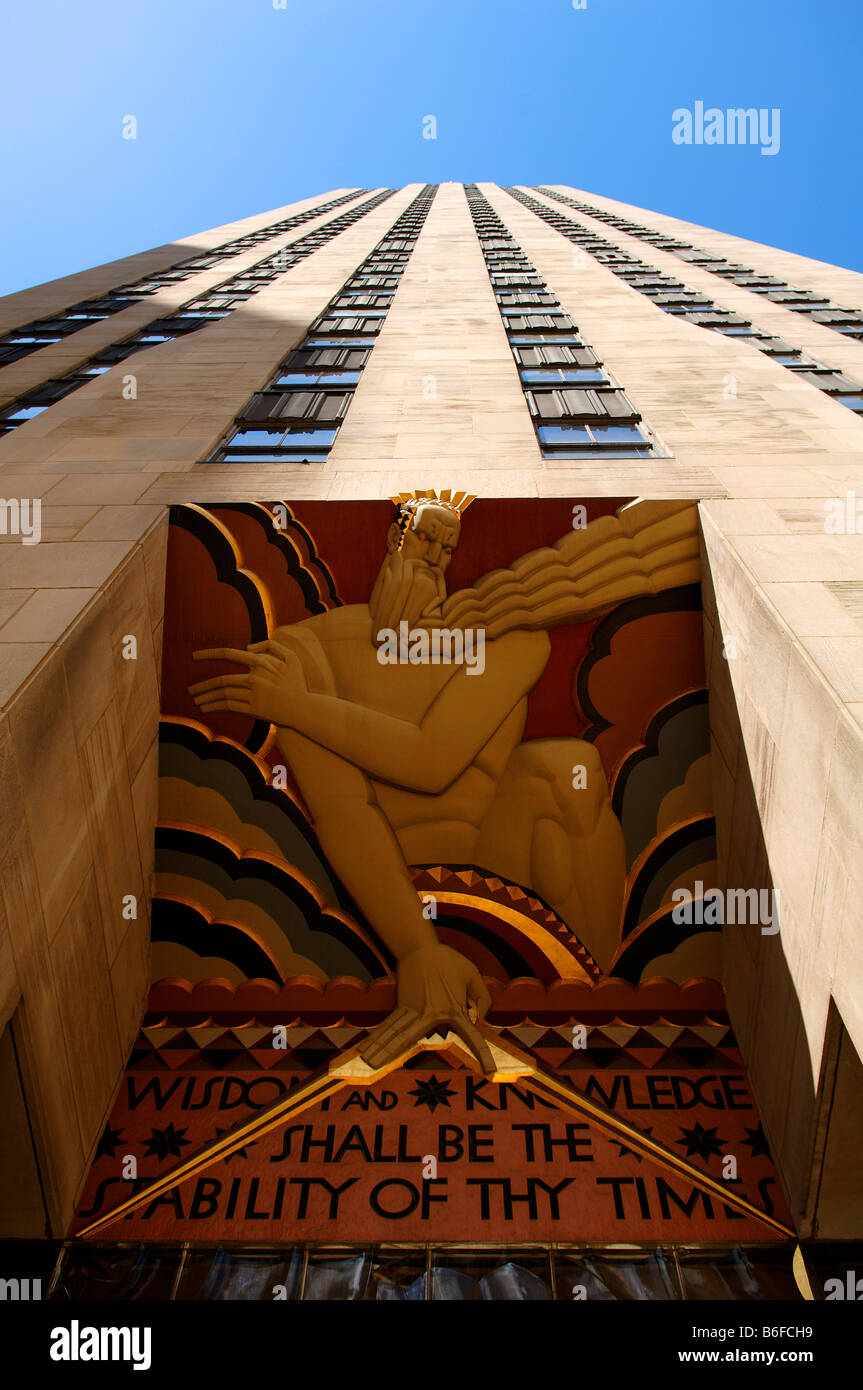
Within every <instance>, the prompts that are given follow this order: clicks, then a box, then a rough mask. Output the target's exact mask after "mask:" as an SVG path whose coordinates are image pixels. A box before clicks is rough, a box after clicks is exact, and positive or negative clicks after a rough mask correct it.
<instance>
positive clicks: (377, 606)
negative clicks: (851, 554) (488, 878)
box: [190, 493, 700, 1072]
mask: <svg viewBox="0 0 863 1390" xmlns="http://www.w3.org/2000/svg"><path fill="white" fill-rule="evenodd" d="M396 500H397V507H398V509H397V512H396V516H395V518H394V520H393V523H392V525H391V526H390V529H389V532H388V535H387V554H386V557H385V558H384V561H383V564H382V565H381V569H380V572H379V573H378V577H377V580H376V581H375V585H374V588H373V591H372V595H371V598H370V600H369V602H368V604H351V605H347V606H344V607H341V608H334V609H331V610H330V611H328V612H326V613H322V614H318V615H316V616H314V617H310V618H306V619H304V620H303V621H302V622H299V623H295V624H293V625H291V626H290V627H281V628H277V629H276V631H275V632H274V633H273V635H272V637H270V638H269V639H268V640H267V641H266V642H261V643H256V644H253V645H252V646H250V647H249V648H248V649H247V650H245V651H240V650H235V649H217V650H207V651H202V652H196V653H195V655H196V657H197V658H198V659H201V660H204V659H207V660H213V659H221V660H225V661H228V662H232V663H236V664H237V665H239V666H241V667H243V668H244V669H243V670H242V671H241V672H240V673H238V674H235V675H226V676H217V677H214V678H213V679H210V680H206V681H202V682H200V683H199V684H197V685H194V686H192V687H190V690H191V693H192V695H193V696H194V698H195V701H196V703H197V704H198V705H199V707H200V708H201V710H202V711H204V712H205V713H206V712H209V711H211V710H215V711H219V710H232V711H234V712H237V713H241V714H246V715H250V716H252V717H254V718H256V719H263V720H267V721H268V722H270V723H272V724H274V725H276V727H277V742H278V747H279V749H280V751H281V753H282V755H283V756H284V758H285V761H286V763H287V764H288V765H289V766H290V768H291V771H292V773H293V775H294V777H295V779H296V781H297V784H298V786H299V787H300V790H301V791H302V794H303V797H304V798H305V801H306V804H307V805H308V808H309V810H310V812H311V815H312V817H313V819H314V824H315V830H316V833H317V835H318V839H319V841H320V844H321V846H322V848H323V850H324V853H325V854H326V855H327V858H328V859H329V861H330V864H331V865H332V867H333V869H334V870H335V872H336V873H337V874H338V875H339V877H340V878H341V880H342V882H343V884H344V885H345V887H346V888H347V890H348V891H349V892H350V893H351V895H352V896H353V898H354V901H355V902H356V903H357V906H358V907H359V908H360V910H361V911H362V912H363V914H364V915H365V918H366V920H367V921H368V923H369V925H370V926H371V928H372V929H373V931H375V932H376V933H377V935H378V936H379V937H380V939H381V940H382V941H383V942H384V943H385V944H386V945H387V946H388V947H389V949H390V950H391V951H392V953H393V955H394V956H395V957H396V960H397V1001H398V1002H397V1007H396V1008H395V1010H394V1011H393V1013H392V1014H390V1016H389V1017H388V1018H387V1019H386V1020H385V1021H384V1022H383V1023H382V1024H381V1025H380V1026H379V1028H377V1029H376V1030H375V1031H374V1032H373V1033H372V1034H370V1036H369V1038H368V1039H367V1040H366V1042H365V1044H364V1045H363V1047H362V1049H361V1051H362V1054H363V1057H364V1059H365V1061H366V1062H367V1063H368V1064H369V1065H370V1066H371V1067H373V1068H377V1067H380V1066H384V1065H386V1064H388V1063H390V1062H392V1061H393V1060H394V1059H396V1058H398V1057H399V1056H401V1055H402V1054H403V1053H404V1052H406V1051H407V1050H408V1049H409V1048H410V1047H411V1046H413V1044H414V1043H416V1042H417V1041H418V1040H419V1039H421V1038H423V1037H426V1036H427V1035H428V1034H430V1033H432V1032H434V1031H436V1030H441V1029H443V1030H444V1031H446V1029H447V1028H449V1029H452V1031H454V1032H456V1033H458V1034H459V1036H460V1037H462V1038H463V1040H464V1041H465V1042H466V1043H467V1044H468V1045H469V1046H470V1047H471V1049H472V1050H473V1051H474V1053H475V1054H476V1056H477V1058H478V1060H479V1062H480V1064H481V1065H482V1067H483V1070H484V1071H486V1072H492V1071H493V1070H494V1061H493V1058H492V1054H491V1052H490V1049H489V1047H488V1045H487V1043H486V1041H485V1038H484V1037H483V1035H482V1033H481V1031H480V1030H479V1028H478V1027H477V1026H476V1022H477V1021H481V1020H482V1018H483V1017H484V1016H485V1013H486V1011H487V1009H488V1007H489V1005H490V1002H491V1000H490V996H489V993H488V989H487V987H486V985H485V983H484V981H483V979H482V977H481V975H480V974H479V971H478V970H477V969H476V967H475V966H474V965H473V964H472V963H471V962H470V961H468V960H467V959H466V958H465V957H464V956H462V955H460V954H459V953H458V952H457V951H454V950H452V949H451V948H450V947H448V946H445V945H443V944H442V943H441V942H440V941H439V939H438V936H437V933H436V931H435V927H434V923H433V922H432V921H431V920H429V919H428V918H427V917H426V916H425V915H424V914H423V910H422V905H421V902H420V899H419V897H418V894H417V892H416V889H415V888H414V886H413V882H412V879H411V875H410V872H409V868H408V866H409V865H411V864H431V863H440V864H460V865H463V864H473V865H475V866H476V867H477V868H478V869H481V870H485V871H490V872H492V873H500V874H502V875H503V876H504V877H505V878H507V879H508V880H510V881H515V882H518V883H519V884H520V886H522V887H523V888H525V889H527V890H531V891H532V892H534V893H537V894H538V895H539V896H540V897H541V898H542V899H543V900H544V901H546V902H547V903H548V905H549V906H550V907H552V908H553V909H554V910H555V912H556V913H557V914H558V916H560V917H561V918H562V920H563V921H564V922H566V923H567V925H568V926H569V927H570V929H571V930H572V931H573V933H574V934H575V935H576V936H577V937H578V940H579V941H580V943H581V944H582V945H583V946H584V947H585V948H586V949H587V950H588V951H589V952H590V953H591V954H592V955H593V957H594V959H595V960H596V962H597V963H598V965H599V966H600V967H601V968H607V965H608V964H609V962H610V961H611V959H612V957H613V955H614V953H615V950H616V948H617V946H618V944H619V939H620V912H621V903H622V897H623V889H624V883H625V875H626V862H625V854H624V842H623V833H622V830H621V827H620V824H619V822H618V820H617V818H616V816H615V815H614V812H613V810H612V808H611V802H610V798H609V794H608V786H607V783H606V780H605V775H604V772H603V769H602V765H601V763H600V760H599V756H598V754H597V752H596V750H595V748H594V747H593V746H592V745H591V744H589V743H586V742H584V741H582V740H578V739H537V740H530V741H528V742H527V743H523V742H522V741H521V740H522V733H523V730H524V724H525V719H526V712H527V697H528V695H529V693H530V691H531V690H532V689H533V687H534V686H535V685H536V683H537V682H538V681H539V679H540V677H541V675H542V673H543V670H544V669H545V666H546V663H547V661H548V658H549V654H550V650H551V644H550V641H549V638H548V635H547V629H549V628H552V627H555V626H558V625H559V624H561V623H573V622H585V621H588V620H590V619H592V618H595V617H597V616H599V615H600V614H601V613H603V612H604V611H606V610H607V609H609V608H611V607H613V606H614V605H615V604H616V603H619V602H622V601H623V600H625V599H628V598H633V597H636V596H638V595H641V594H649V593H657V592H659V591H660V590H662V589H666V588H671V587H676V586H677V585H681V584H690V583H693V582H696V581H697V580H698V579H699V578H700V561H699V545H698V529H697V515H696V509H695V507H694V506H693V505H692V504H691V503H678V502H636V503H632V504H630V505H629V506H627V507H624V508H621V509H620V511H619V512H618V513H617V514H616V515H615V516H609V517H603V518H600V519H598V520H597V521H594V522H592V523H590V525H588V526H587V527H585V528H584V529H583V530H580V531H573V532H572V533H571V534H569V535H567V536H565V537H563V538H562V540H560V541H559V542H558V543H557V544H556V545H555V546H553V547H548V548H544V549H541V550H537V551H533V552H531V553H530V554H528V555H525V556H523V557H522V558H521V559H520V560H518V561H516V562H515V563H514V564H513V565H511V566H509V568H508V569H506V570H499V571H495V572H494V573H492V574H490V575H486V576H485V577H484V578H483V579H481V580H479V581H478V582H477V584H476V585H474V586H473V587H472V588H470V589H465V590H462V591H460V592H459V593H456V594H454V595H453V596H451V597H449V598H448V597H447V593H446V584H445V575H446V570H447V566H448V565H449V562H450V558H451V556H452V553H453V551H454V549H455V547H456V545H457V544H458V541H459V537H460V534H461V525H462V522H461V514H460V513H461V511H463V510H464V508H465V506H466V505H467V501H469V500H470V499H465V498H464V497H463V496H462V498H461V500H459V501H451V500H450V498H449V494H447V493H444V494H442V496H441V497H439V498H438V497H436V496H435V495H434V494H421V493H418V494H416V495H414V496H412V497H403V498H401V499H396ZM400 623H407V624H408V627H409V628H410V629H412V630H415V629H422V630H424V631H426V632H429V633H430V634H432V635H433V634H434V633H435V632H440V630H441V629H442V628H447V629H449V630H451V631H452V630H455V631H457V632H461V633H464V632H465V631H468V630H469V631H471V632H472V633H474V634H476V633H479V634H480V635H481V638H482V640H483V641H484V664H483V667H482V671H481V674H480V672H479V670H478V669H477V668H471V667H469V666H466V665H465V664H464V663H461V664H457V663H452V662H448V663H445V662H434V661H421V660H420V661H418V660H415V659H411V660H409V661H399V662H397V663H395V664H393V663H391V662H388V661H387V662H384V661H382V660H381V659H380V648H381V644H382V643H384V642H385V641H386V640H387V639H388V637H389V635H390V634H391V633H392V632H394V631H398V629H399V624H400ZM477 677H480V678H477ZM576 765H578V766H580V767H581V768H583V769H584V771H585V776H584V777H583V778H582V779H581V781H580V782H579V784H578V785H577V786H574V785H573V778H572V769H573V767H574V766H576Z"/></svg>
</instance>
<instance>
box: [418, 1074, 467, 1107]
mask: <svg viewBox="0 0 863 1390" xmlns="http://www.w3.org/2000/svg"><path fill="white" fill-rule="evenodd" d="M455 1094H456V1092H455V1091H454V1090H453V1088H452V1086H450V1084H449V1082H448V1081H438V1079H437V1077H436V1076H435V1075H434V1073H432V1075H431V1076H430V1077H429V1079H428V1081H418V1082H417V1084H416V1086H415V1087H414V1089H413V1090H412V1091H408V1095H410V1096H416V1097H417V1099H416V1100H415V1101H414V1106H417V1105H427V1106H428V1108H429V1110H431V1112H432V1114H434V1112H435V1110H436V1109H437V1107H438V1106H439V1105H445V1106H447V1108H449V1102H450V1096H454V1095H455Z"/></svg>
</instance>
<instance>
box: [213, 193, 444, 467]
mask: <svg viewBox="0 0 863 1390" xmlns="http://www.w3.org/2000/svg"><path fill="white" fill-rule="evenodd" d="M436 192H437V185H436V184H426V186H425V188H424V189H423V190H422V192H421V193H419V194H418V195H417V197H416V198H415V199H414V200H413V202H412V203H411V204H410V206H409V207H408V208H406V209H405V211H404V212H403V213H402V215H401V217H399V218H398V219H397V220H396V222H395V223H394V224H393V226H392V227H391V228H390V230H389V232H387V234H386V236H385V237H384V238H383V240H382V241H380V242H379V243H378V245H377V246H376V247H375V249H374V251H372V253H371V255H369V256H367V257H366V259H365V260H364V261H363V263H362V264H361V265H360V266H359V267H358V268H357V269H356V270H355V271H354V272H353V274H352V275H351V276H350V278H349V279H348V280H347V281H346V282H345V284H344V285H343V286H342V288H341V289H340V290H339V292H338V294H336V296H335V297H334V298H333V299H332V300H331V301H330V303H329V304H328V305H327V307H326V309H325V310H324V312H323V313H322V314H321V315H320V316H319V317H318V318H317V319H316V320H315V322H314V323H313V324H312V326H311V327H310V329H309V331H308V332H307V334H306V336H305V338H304V339H303V341H302V342H301V343H300V344H299V345H298V346H297V347H296V348H293V349H292V350H291V352H290V353H289V354H288V356H287V357H286V358H285V359H284V361H283V362H281V363H280V365H279V367H278V368H277V370H276V372H275V373H274V375H273V377H272V379H271V381H270V382H269V383H268V384H267V385H266V386H265V387H264V388H263V390H261V391H256V392H255V394H254V396H253V397H252V399H251V400H250V401H249V403H248V405H247V406H246V407H245V409H244V410H243V411H242V412H241V413H240V415H239V416H238V417H237V419H236V420H235V422H234V424H233V425H232V426H231V429H230V430H229V432H228V434H227V435H226V437H225V438H224V439H223V440H222V441H221V442H220V443H219V445H218V446H217V448H216V449H215V450H214V451H213V453H212V454H211V455H210V456H209V458H208V459H207V460H206V462H207V463H278V462H280V461H286V462H290V463H313V462H317V463H320V462H323V460H324V459H326V457H327V454H328V453H329V451H330V449H331V448H332V446H333V443H334V442H335V438H336V435H337V433H338V430H339V426H340V425H341V422H342V420H343V419H344V417H345V415H346V414H347V411H348V408H349V406H350V403H351V401H352V399H353V395H354V391H355V390H356V388H357V384H358V382H359V379H360V374H361V372H362V370H363V367H364V366H365V365H366V362H367V361H368V359H369V354H370V352H371V350H372V348H373V347H374V345H375V340H376V337H377V334H378V333H379V332H380V330H381V326H382V324H383V322H384V319H385V318H386V315H387V311H388V309H389V307H390V304H391V303H392V299H393V295H394V294H395V292H396V289H397V288H398V284H399V281H400V279H401V276H402V274H403V272H404V269H405V266H406V265H407V263H408V260H409V259H410V254H411V252H412V250H413V248H414V246H415V244H416V241H417V238H418V237H419V234H420V232H421V231H422V227H423V223H424V222H425V219H426V215H427V213H428V210H429V208H430V207H431V204H432V200H433V198H434V196H435V194H436Z"/></svg>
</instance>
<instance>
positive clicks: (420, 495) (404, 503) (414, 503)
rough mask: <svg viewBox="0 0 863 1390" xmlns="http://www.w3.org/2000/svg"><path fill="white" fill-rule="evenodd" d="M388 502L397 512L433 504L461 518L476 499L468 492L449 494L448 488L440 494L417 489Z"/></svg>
mask: <svg viewBox="0 0 863 1390" xmlns="http://www.w3.org/2000/svg"><path fill="white" fill-rule="evenodd" d="M390 501H391V502H393V503H394V504H395V505H396V506H397V507H398V509H399V511H416V509H417V507H419V506H421V505H422V503H423V502H434V503H435V505H436V506H438V507H446V509H447V511H450V512H455V513H456V514H457V515H458V516H461V515H462V513H463V512H466V511H467V509H468V507H469V506H470V504H471V502H475V501H476V497H474V496H473V495H472V494H471V493H469V492H451V491H450V489H449V488H444V490H443V491H442V492H436V491H435V489H434V488H428V489H422V488H417V489H416V491H415V492H400V493H398V494H397V495H396V496H395V497H391V498H390Z"/></svg>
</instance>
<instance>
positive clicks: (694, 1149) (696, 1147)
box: [674, 1120, 722, 1161]
mask: <svg viewBox="0 0 863 1390" xmlns="http://www.w3.org/2000/svg"><path fill="white" fill-rule="evenodd" d="M680 1133H681V1134H682V1135H683V1138H682V1139H676V1140H675V1141H674V1142H675V1143H676V1144H681V1145H685V1147H686V1157H687V1158H692V1157H693V1155H697V1156H698V1157H699V1158H703V1159H705V1160H708V1161H709V1160H710V1158H711V1156H712V1155H713V1154H716V1155H717V1156H718V1157H719V1158H721V1157H722V1146H721V1144H720V1143H719V1140H718V1139H717V1137H716V1130H715V1129H704V1128H702V1126H701V1124H700V1123H699V1122H698V1120H696V1121H695V1126H694V1128H693V1129H685V1128H684V1127H683V1125H681V1126H680Z"/></svg>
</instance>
